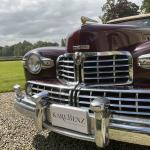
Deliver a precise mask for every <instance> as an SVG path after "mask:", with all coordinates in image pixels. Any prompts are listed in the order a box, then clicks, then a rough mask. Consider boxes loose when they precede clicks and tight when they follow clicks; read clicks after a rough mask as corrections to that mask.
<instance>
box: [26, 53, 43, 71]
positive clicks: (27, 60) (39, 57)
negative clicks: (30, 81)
mask: <svg viewBox="0 0 150 150" xmlns="http://www.w3.org/2000/svg"><path fill="white" fill-rule="evenodd" d="M32 55H35V56H37V57H38V59H39V60H40V69H39V70H38V71H36V72H33V71H32V70H31V69H30V68H29V66H28V62H29V59H30V57H31V56H32ZM25 66H26V68H27V70H28V71H29V72H30V73H32V74H39V73H40V72H41V70H42V60H41V56H40V55H39V54H37V53H30V54H29V55H28V57H27V59H26V61H25Z"/></svg>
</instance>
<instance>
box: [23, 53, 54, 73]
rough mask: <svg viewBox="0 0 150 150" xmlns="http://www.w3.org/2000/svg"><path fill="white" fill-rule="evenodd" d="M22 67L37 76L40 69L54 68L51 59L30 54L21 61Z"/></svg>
mask: <svg viewBox="0 0 150 150" xmlns="http://www.w3.org/2000/svg"><path fill="white" fill-rule="evenodd" d="M23 63H24V67H25V68H27V69H28V71H29V72H30V73H32V74H38V73H40V71H41V70H42V69H47V68H52V67H54V66H55V64H54V60H52V59H51V58H45V57H41V56H40V55H39V54H36V53H32V54H30V55H29V56H28V57H27V58H26V59H23Z"/></svg>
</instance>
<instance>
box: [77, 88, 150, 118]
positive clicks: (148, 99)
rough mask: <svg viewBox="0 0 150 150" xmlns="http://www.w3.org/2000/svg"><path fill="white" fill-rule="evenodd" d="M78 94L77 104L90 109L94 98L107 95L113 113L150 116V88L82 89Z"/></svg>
mask: <svg viewBox="0 0 150 150" xmlns="http://www.w3.org/2000/svg"><path fill="white" fill-rule="evenodd" d="M76 96H77V106H78V107H84V108H87V109H89V110H90V102H91V101H92V100H93V99H94V98H97V97H106V98H108V99H109V100H110V111H111V112H112V113H116V114H126V115H138V116H150V90H130V89H129V90H119V89H116V90H106V89H80V90H78V91H77V93H76Z"/></svg>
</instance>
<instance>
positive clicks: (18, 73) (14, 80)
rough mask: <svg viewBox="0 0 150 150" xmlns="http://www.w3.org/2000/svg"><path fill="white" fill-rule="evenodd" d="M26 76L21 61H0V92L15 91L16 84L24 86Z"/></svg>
mask: <svg viewBox="0 0 150 150" xmlns="http://www.w3.org/2000/svg"><path fill="white" fill-rule="evenodd" d="M24 83H25V78H24V72H23V65H22V62H21V61H0V93H2V92H8V91H13V86H14V85H15V84H20V85H21V86H22V87H23V88H24Z"/></svg>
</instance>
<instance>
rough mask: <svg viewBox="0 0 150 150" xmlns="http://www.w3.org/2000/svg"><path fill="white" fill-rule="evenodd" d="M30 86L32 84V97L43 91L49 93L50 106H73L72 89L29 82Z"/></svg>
mask: <svg viewBox="0 0 150 150" xmlns="http://www.w3.org/2000/svg"><path fill="white" fill-rule="evenodd" d="M28 84H32V95H34V94H37V93H40V92H42V91H47V92H48V93H49V96H48V97H47V101H48V102H49V103H50V104H64V105H65V104H66V105H71V103H72V102H71V99H72V98H71V95H72V89H73V88H72V87H67V86H63V85H55V84H46V83H43V82H34V81H29V82H28Z"/></svg>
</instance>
